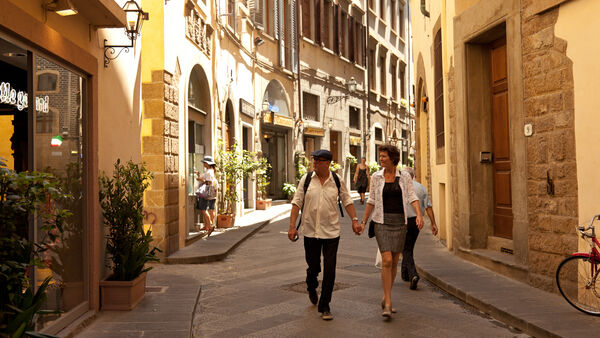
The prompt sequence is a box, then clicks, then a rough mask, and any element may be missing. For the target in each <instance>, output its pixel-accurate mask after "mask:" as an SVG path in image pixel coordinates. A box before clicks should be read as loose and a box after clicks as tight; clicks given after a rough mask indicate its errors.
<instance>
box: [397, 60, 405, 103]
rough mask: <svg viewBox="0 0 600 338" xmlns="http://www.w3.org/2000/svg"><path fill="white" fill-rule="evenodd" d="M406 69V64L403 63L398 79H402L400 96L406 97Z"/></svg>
mask: <svg viewBox="0 0 600 338" xmlns="http://www.w3.org/2000/svg"><path fill="white" fill-rule="evenodd" d="M405 76H406V69H405V66H404V65H402V67H401V69H400V74H398V80H399V81H400V98H403V99H405V98H406V88H405V87H406V78H405Z"/></svg>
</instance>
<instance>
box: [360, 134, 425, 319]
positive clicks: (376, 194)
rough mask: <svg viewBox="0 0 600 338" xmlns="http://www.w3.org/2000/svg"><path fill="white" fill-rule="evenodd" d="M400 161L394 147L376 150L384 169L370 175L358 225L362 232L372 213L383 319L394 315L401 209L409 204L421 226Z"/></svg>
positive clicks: (402, 219)
mask: <svg viewBox="0 0 600 338" xmlns="http://www.w3.org/2000/svg"><path fill="white" fill-rule="evenodd" d="M399 161H400V151H399V150H398V148H396V147H395V146H393V145H389V144H388V145H384V146H382V147H380V148H379V163H380V165H381V166H382V167H383V169H381V170H379V171H377V172H376V173H374V174H373V175H372V176H371V188H370V194H369V198H368V200H367V206H366V207H365V214H364V216H363V220H362V223H361V226H362V228H363V229H362V230H364V227H365V224H366V223H367V221H368V220H369V217H370V216H371V213H373V221H374V222H375V224H374V230H375V237H376V238H377V245H378V246H379V251H381V258H382V267H381V282H382V285H383V299H382V300H381V308H382V309H383V313H382V316H383V317H385V318H388V319H389V318H391V317H392V312H396V311H395V309H394V308H392V297H391V295H392V285H393V284H394V279H396V272H397V270H398V260H399V258H400V253H402V250H403V249H404V242H405V239H406V230H407V222H406V214H405V212H404V210H406V208H409V207H410V206H411V205H412V207H413V208H414V209H415V210H416V212H417V215H418V216H417V220H416V223H417V226H418V227H419V229H421V228H422V227H423V218H422V217H421V211H420V206H419V198H418V197H417V195H416V194H415V192H414V190H413V184H412V179H411V177H410V175H408V174H407V173H406V172H401V171H399V170H398V169H396V166H397V165H398V162H399ZM362 230H361V232H362Z"/></svg>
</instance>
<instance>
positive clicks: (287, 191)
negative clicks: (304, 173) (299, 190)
mask: <svg viewBox="0 0 600 338" xmlns="http://www.w3.org/2000/svg"><path fill="white" fill-rule="evenodd" d="M281 191H283V194H284V195H285V196H286V197H287V199H288V202H291V201H292V198H294V194H295V193H296V186H295V185H294V184H292V183H288V182H285V183H284V184H283V188H282V189H281Z"/></svg>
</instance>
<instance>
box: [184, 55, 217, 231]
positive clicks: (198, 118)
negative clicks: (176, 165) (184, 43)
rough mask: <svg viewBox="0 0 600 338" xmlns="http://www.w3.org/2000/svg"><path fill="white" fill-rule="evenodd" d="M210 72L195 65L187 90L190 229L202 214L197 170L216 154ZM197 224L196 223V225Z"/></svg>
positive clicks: (202, 169)
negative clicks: (198, 212) (197, 209)
mask: <svg viewBox="0 0 600 338" xmlns="http://www.w3.org/2000/svg"><path fill="white" fill-rule="evenodd" d="M209 88H210V87H209V84H208V80H207V77H206V73H205V72H204V70H203V69H202V67H200V65H195V66H194V68H192V71H191V72H190V78H189V81H188V91H187V147H186V148H187V160H186V162H187V184H186V186H187V196H188V197H187V201H186V205H187V207H186V210H187V211H186V220H187V222H186V224H187V225H188V232H194V231H196V230H197V228H198V226H199V224H200V223H201V217H199V215H196V213H195V208H194V203H195V202H196V198H195V191H196V185H197V182H196V172H200V173H203V172H204V166H203V165H202V160H203V159H204V156H206V155H213V154H212V132H211V131H212V125H211V108H210V107H211V101H210V91H209ZM194 225H196V227H194Z"/></svg>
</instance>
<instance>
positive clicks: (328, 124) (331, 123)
mask: <svg viewBox="0 0 600 338" xmlns="http://www.w3.org/2000/svg"><path fill="white" fill-rule="evenodd" d="M327 127H329V129H331V128H333V120H332V119H329V122H327Z"/></svg>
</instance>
